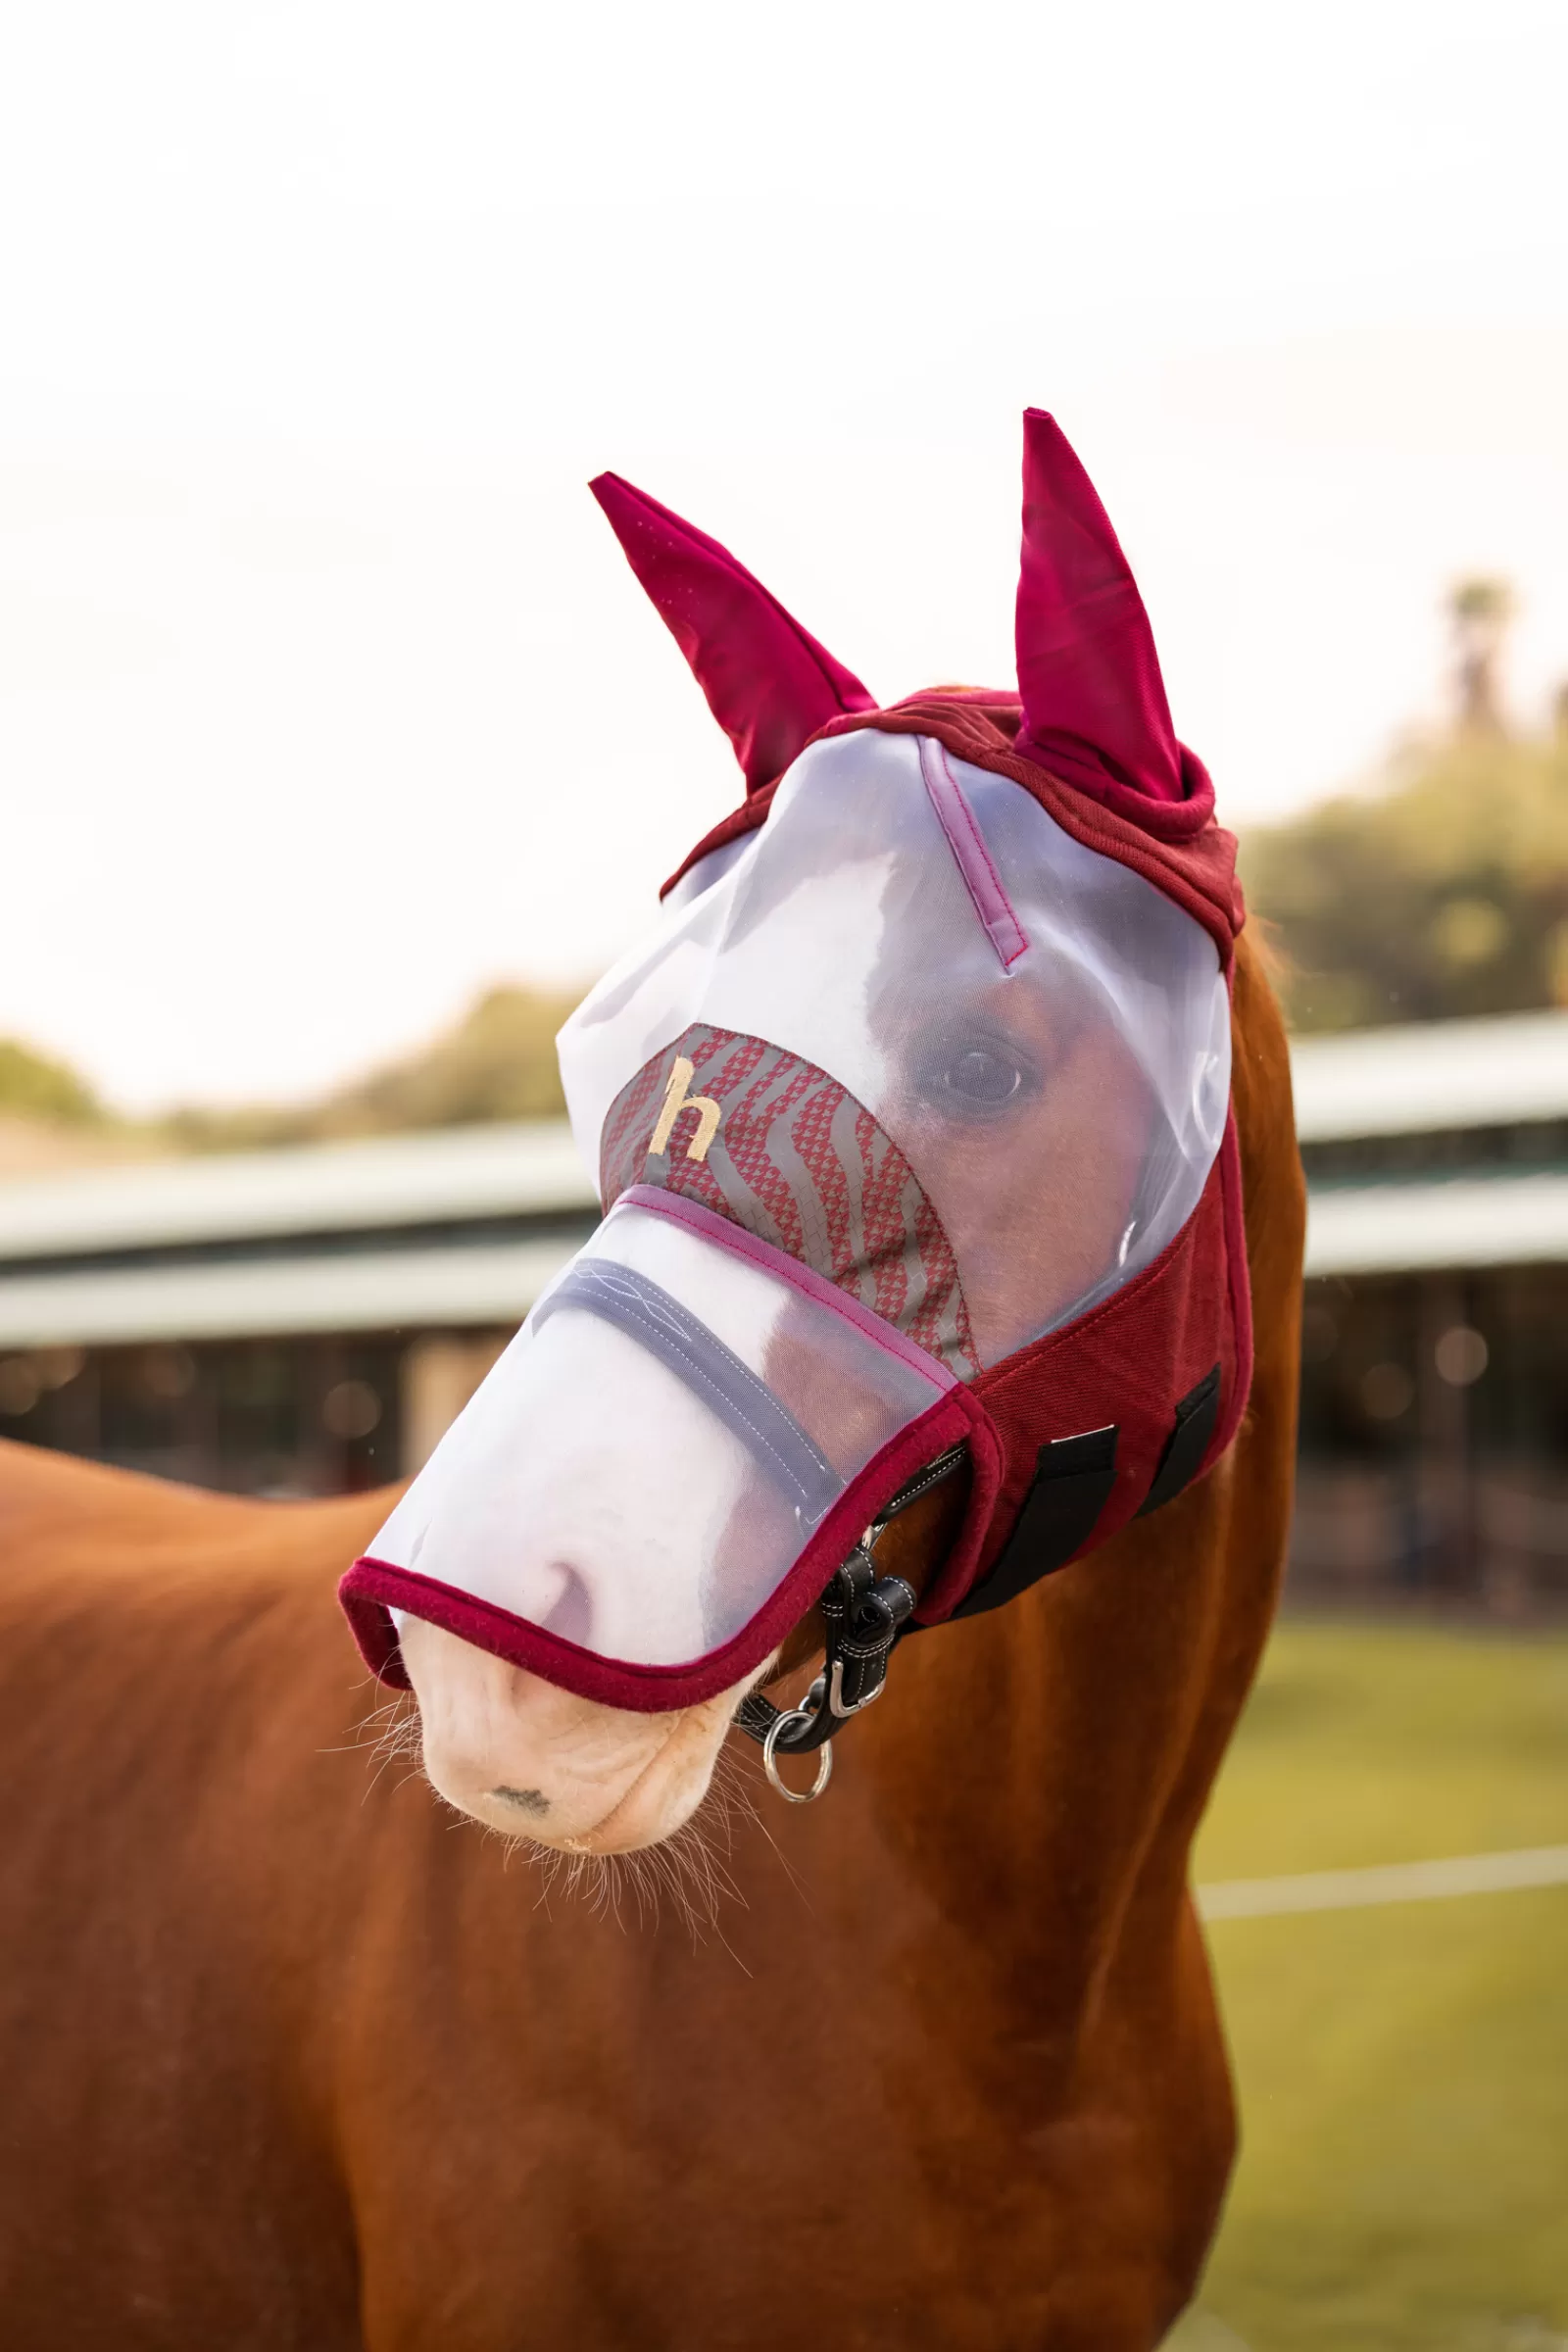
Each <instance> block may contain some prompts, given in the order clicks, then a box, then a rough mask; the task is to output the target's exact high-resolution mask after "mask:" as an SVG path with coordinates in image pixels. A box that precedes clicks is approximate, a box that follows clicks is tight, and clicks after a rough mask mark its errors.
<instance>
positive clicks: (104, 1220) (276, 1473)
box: [0, 1121, 598, 1495]
mask: <svg viewBox="0 0 1568 2352" xmlns="http://www.w3.org/2000/svg"><path fill="white" fill-rule="evenodd" d="M597 1214H598V1210H597V1203H596V1201H595V1199H594V1195H593V1192H592V1189H591V1187H590V1186H589V1184H588V1182H587V1180H586V1178H585V1177H584V1175H583V1172H582V1167H581V1163H580V1162H579V1160H578V1158H577V1154H576V1152H575V1151H574V1150H573V1148H572V1143H571V1137H570V1134H569V1131H568V1129H567V1128H566V1125H565V1123H564V1121H561V1122H555V1121H550V1122H546V1121H537V1122H531V1123H527V1124H519V1125H515V1126H494V1127H475V1128H467V1129H464V1130H461V1131H458V1132H449V1133H444V1134H438V1135H428V1136H424V1135H421V1136H409V1137H395V1138H391V1139H387V1140H378V1141H375V1142H369V1143H354V1144H331V1145H318V1146H313V1147H310V1148H306V1149H301V1150H295V1151H279V1152H255V1153H246V1154H243V1155H234V1156H232V1157H223V1158H196V1159H181V1160H172V1161H163V1162H153V1163H151V1164H143V1165H139V1166H135V1167H128V1168H120V1169H112V1170H102V1171H98V1172H95V1173H93V1174H91V1175H79V1176H68V1177H55V1178H51V1179H49V1180H47V1181H45V1180H32V1181H28V1182H25V1183H12V1184H6V1185H3V1186H0V1435H6V1436H12V1437H18V1438H26V1439H30V1440H32V1441H33V1442H35V1443H36V1444H39V1445H43V1446H60V1447H63V1448H64V1449H65V1450H67V1451H68V1452H72V1453H83V1454H92V1455H94V1456H96V1457H97V1458H99V1459H100V1460H103V1461H111V1462H119V1463H123V1464H125V1465H126V1466H128V1467H131V1468H134V1469H138V1470H150V1471H156V1472H157V1473H159V1474H160V1475H162V1476H165V1477H170V1478H182V1479H190V1480H194V1481H197V1482H199V1483H201V1484H203V1485H207V1486H215V1487H223V1488H228V1489H230V1490H233V1491H236V1492H246V1493H251V1494H262V1495H320V1494H332V1493H338V1492H342V1491H344V1490H348V1489H354V1488H363V1487H368V1486H375V1485H379V1484H381V1483H382V1482H383V1481H385V1480H387V1479H391V1478H396V1477H398V1476H399V1475H400V1474H401V1473H403V1472H404V1471H406V1470H408V1469H411V1468H413V1467H416V1466H417V1464H418V1463H419V1462H421V1461H422V1460H423V1459H424V1457H425V1455H426V1454H427V1453H428V1452H429V1450H430V1448H431V1446H433V1445H434V1444H435V1441H436V1439H437V1438H438V1437H439V1436H440V1434H441V1432H442V1430H443V1429H444V1428H445V1427H446V1425H447V1423H448V1422H449V1421H450V1420H451V1418H452V1416H453V1414H454V1413H455V1412H456V1411H457V1410H458V1408H459V1407H460V1406H461V1405H462V1404H463V1403H464V1401H465V1400H466V1397H468V1395H469V1394H470V1393H471V1391H472V1389H473V1388H474V1387H475V1386H476V1384H477V1382H478V1380H479V1379H480V1378H481V1377H482V1375H483V1373H484V1372H485V1370H486V1369H487V1368H488V1367H489V1365H490V1364H491V1363H492V1362H493V1361H494V1359H495V1356H496V1354H497V1353H498V1352H499V1350H500V1348H502V1347H503V1346H504V1345H505V1343H506V1341H507V1339H508V1338H510V1336H511V1334H512V1333H513V1331H515V1328H516V1326H517V1324H518V1323H519V1322H520V1320H521V1319H522V1317H523V1316H524V1315H525V1314H526V1313H527V1311H528V1308H529V1307H530V1306H531V1305H532V1303H533V1300H534V1299H536V1298H537V1296H538V1294H539V1292H540V1291H541V1290H542V1289H543V1288H544V1286H545V1284H546V1283H547V1282H548V1281H549V1280H550V1279H551V1277H552V1275H554V1273H555V1272H556V1270H557V1268H558V1267H560V1266H561V1265H562V1264H564V1261H565V1259H566V1258H567V1257H568V1256H569V1255H570V1254H571V1252H572V1251H573V1250H576V1249H577V1248H578V1247H579V1245H580V1244H581V1242H582V1241H583V1239H584V1238H585V1236H586V1235H587V1234H588V1233H589V1232H590V1231H591V1230H592V1228H593V1226H594V1223H595V1222H596V1220H597Z"/></svg>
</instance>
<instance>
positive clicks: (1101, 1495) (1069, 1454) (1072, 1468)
mask: <svg viewBox="0 0 1568 2352" xmlns="http://www.w3.org/2000/svg"><path fill="white" fill-rule="evenodd" d="M1115 1482H1116V1424H1115V1422H1114V1421H1113V1422H1111V1424H1110V1426H1109V1427H1108V1428H1106V1429H1089V1430H1085V1432H1084V1434H1083V1436H1082V1437H1078V1438H1057V1439H1056V1441H1055V1443H1054V1445H1051V1446H1041V1448H1040V1457H1039V1460H1038V1462H1037V1463H1036V1465H1035V1483H1034V1485H1033V1486H1032V1487H1031V1488H1030V1490H1029V1492H1028V1494H1027V1495H1025V1496H1024V1502H1023V1509H1022V1510H1021V1511H1020V1512H1019V1513H1018V1523H1017V1525H1016V1526H1015V1527H1014V1529H1013V1531H1012V1534H1011V1535H1010V1536H1009V1537H1008V1539H1007V1544H1006V1548H1005V1551H1004V1552H1003V1554H1002V1556H1001V1558H1000V1559H999V1560H998V1562H997V1564H996V1566H995V1567H994V1568H993V1569H992V1571H991V1574H990V1575H989V1576H988V1577H987V1578H986V1581H985V1583H984V1584H983V1585H981V1586H980V1587H979V1589H978V1590H977V1591H976V1592H973V1593H970V1594H969V1597H968V1599H967V1600H965V1601H963V1602H962V1603H961V1604H960V1606H959V1607H957V1608H956V1609H955V1610H954V1612H953V1613H954V1615H955V1617H978V1616H979V1615H980V1614H981V1613H982V1611H983V1610H986V1609H1000V1608H1001V1607H1002V1605H1003V1603H1004V1602H1005V1601H1008V1600H1016V1598H1017V1596H1018V1594H1019V1593H1027V1592H1028V1590H1029V1587H1030V1586H1031V1585H1037V1584H1038V1583H1039V1582H1040V1579H1041V1578H1042V1577H1043V1576H1050V1575H1051V1574H1052V1573H1053V1571H1054V1569H1057V1568H1064V1567H1065V1566H1066V1564H1067V1562H1068V1561H1069V1560H1070V1559H1071V1558H1072V1556H1073V1553H1074V1552H1075V1551H1081V1550H1082V1549H1083V1546H1084V1545H1085V1544H1087V1543H1088V1541H1089V1539H1090V1537H1091V1536H1092V1535H1093V1534H1094V1532H1095V1522H1096V1520H1097V1519H1098V1518H1099V1517H1100V1514H1101V1512H1102V1511H1103V1509H1104V1507H1105V1502H1106V1498H1107V1496H1108V1495H1109V1494H1110V1490H1111V1488H1112V1487H1113V1486H1114V1484H1115Z"/></svg>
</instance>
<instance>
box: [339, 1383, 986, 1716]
mask: <svg viewBox="0 0 1568 2352" xmlns="http://www.w3.org/2000/svg"><path fill="white" fill-rule="evenodd" d="M960 1439H967V1440H968V1442H969V1445H970V1448H971V1453H972V1456H973V1460H974V1477H973V1483H972V1487H971V1491H970V1496H969V1508H968V1512H967V1515H966V1519H965V1525H964V1529H963V1531H962V1534H961V1535H960V1537H959V1539H958V1543H957V1544H956V1545H955V1547H954V1555H953V1559H950V1561H949V1563H948V1569H947V1570H946V1571H945V1572H944V1573H945V1574H951V1571H952V1568H953V1564H954V1560H956V1559H960V1557H961V1559H962V1560H963V1561H964V1562H966V1563H967V1568H968V1572H969V1574H971V1575H972V1573H973V1565H974V1561H975V1560H976V1559H977V1558H978V1556H979V1548H980V1543H981V1540H982V1538H983V1536H984V1533H985V1528H986V1525H987V1523H988V1522H989V1519H990V1516H991V1512H992V1510H993V1508H994V1506H995V1501H996V1495H997V1490H998V1486H999V1484H1000V1478H1001V1449H1000V1447H999V1446H998V1444H997V1441H996V1438H995V1435H994V1433H993V1432H992V1431H991V1429H990V1425H989V1422H988V1421H987V1418H986V1415H985V1412H984V1409H983V1408H982V1407H981V1406H980V1405H979V1404H978V1403H977V1402H976V1401H975V1399H974V1397H972V1396H971V1395H970V1394H969V1392H968V1391H967V1390H966V1389H963V1388H955V1389H953V1390H951V1391H950V1392H949V1394H948V1395H947V1396H945V1397H939V1398H938V1399H937V1401H936V1403H935V1404H933V1405H932V1406H931V1407H930V1409H929V1410H928V1411H926V1412H924V1413H922V1414H921V1415H920V1417H919V1419H918V1420H916V1421H911V1422H910V1423H908V1425H907V1427H906V1428H905V1429H903V1430H901V1431H900V1432H899V1435H898V1436H897V1437H896V1438H894V1439H893V1440H892V1441H891V1442H890V1443H889V1444H888V1445H887V1446H884V1447H883V1449H882V1451H881V1452H880V1453H879V1454H877V1455H876V1456H875V1457H874V1458H873V1459H872V1460H871V1461H870V1462H868V1463H867V1465H866V1467H865V1468H864V1469H863V1470H862V1471H861V1472H860V1474H859V1476H858V1478H856V1479H855V1480H854V1481H853V1482H852V1484H851V1485H850V1486H849V1487H848V1488H846V1490H845V1492H844V1494H843V1495H841V1496H840V1497H839V1500H838V1501H837V1502H836V1503H835V1504H834V1506H833V1508H832V1510H831V1511H829V1513H828V1514H827V1517H826V1518H825V1519H824V1520H823V1521H822V1523H821V1525H820V1526H819V1527H818V1528H817V1529H816V1531H815V1533H814V1534H813V1536H812V1537H811V1540H810V1542H809V1544H808V1545H807V1547H806V1549H805V1550H804V1551H803V1552H802V1554H801V1556H800V1558H799V1559H798V1560H797V1561H796V1563H795V1565H794V1567H793V1568H792V1569H791V1570H790V1572H789V1574H788V1575H787V1576H786V1577H785V1578H784V1580H783V1582H782V1583H781V1584H780V1585H778V1586H777V1587H776V1589H775V1590H774V1592H773V1593H771V1594H770V1595H769V1597H768V1599H767V1600H766V1602H765V1603H764V1604H763V1606H762V1607H761V1608H760V1610H759V1611H758V1613H757V1615H756V1616H755V1617H754V1618H752V1620H751V1621H750V1623H749V1624H747V1625H745V1626H743V1627H742V1628H741V1631H740V1632H739V1633H738V1634H736V1635H735V1636H734V1637H733V1639H732V1640H730V1641H729V1642H725V1644H724V1646H723V1647H722V1648H721V1649H716V1650H712V1651H710V1653H709V1654H708V1655H707V1656H706V1657H703V1658H696V1659H693V1660H691V1661H689V1662H688V1663H686V1664H684V1665H679V1666H646V1665H639V1664H637V1663H636V1662H635V1661H633V1660H630V1659H624V1658H601V1657H597V1656H595V1654H594V1653H593V1652H592V1651H591V1650H586V1649H583V1648H580V1647H579V1646H578V1644H577V1643H576V1642H565V1641H563V1640H562V1638H561V1636H560V1635H559V1634H551V1633H547V1632H546V1631H545V1629H544V1628H543V1627H542V1626H536V1625H530V1624H528V1623H527V1621H526V1620H525V1619H523V1618H521V1617H515V1616H514V1615H513V1614H512V1612H511V1611H510V1610H508V1609H502V1608H498V1607H497V1606H496V1605H495V1603H494V1602H492V1601H487V1600H479V1599H477V1598H476V1597H475V1596H474V1595H473V1594H472V1593H464V1592H461V1591H459V1590H458V1588H457V1587H455V1586H452V1585H447V1584H442V1583H440V1582H438V1581H437V1579H435V1578H434V1577H428V1576H421V1575H420V1574H419V1573H418V1572H417V1570H416V1569H412V1568H397V1567H393V1566H392V1565H391V1564H390V1563H388V1562H387V1561H384V1560H376V1559H372V1558H369V1557H366V1558H363V1559H359V1560H356V1561H355V1563H354V1565H353V1567H352V1568H351V1569H350V1570H349V1572H348V1574H347V1575H346V1576H345V1577H344V1578H343V1580H342V1582H341V1584H340V1585H339V1586H338V1598H339V1600H340V1601H341V1603H342V1606H343V1612H344V1614H345V1616H346V1617H347V1618H348V1621H349V1626H350V1629H351V1631H352V1632H353V1635H354V1639H355V1641H356V1642H357V1643H358V1645H359V1650H360V1655H361V1656H362V1657H363V1658H364V1660H365V1663H366V1665H367V1666H368V1668H369V1670H370V1672H371V1673H372V1674H373V1675H374V1676H375V1677H376V1679H377V1681H379V1682H382V1683H386V1684H388V1685H389V1686H390V1687H391V1688H392V1689H394V1690H407V1689H408V1688H409V1679H408V1674H407V1672H406V1670H405V1668H404V1665H403V1660H402V1656H401V1653H400V1652H399V1649H398V1639H397V1629H396V1627H395V1626H394V1625H393V1623H392V1619H391V1615H390V1611H391V1610H392V1609H394V1608H399V1609H404V1610H406V1611H407V1612H408V1614H409V1615H410V1616H413V1617H419V1618H422V1619H424V1620H425V1621H426V1622H427V1623H429V1624H431V1625H439V1626H440V1627H442V1628H443V1630H444V1631H445V1632H447V1633H449V1634H456V1635H457V1636H458V1637H459V1639H460V1640H462V1641H465V1642H470V1643H471V1644H472V1645H473V1647H474V1648H476V1649H482V1650H487V1651H488V1652H489V1653H490V1654H491V1655H492V1656H494V1657H498V1658H505V1659H506V1660H507V1661H508V1662H509V1663H510V1664H511V1665H514V1666H520V1667H523V1668H525V1669H526V1670H527V1671H528V1672H529V1673H530V1674H537V1675H539V1676H540V1677H541V1678H542V1679H543V1680H544V1681H546V1682H550V1683H555V1684H556V1685H557V1686H558V1687H559V1688H560V1689H562V1690H564V1691H575V1692H576V1693H577V1695H578V1696H579V1697H580V1698H588V1699H594V1700H597V1701H598V1703H599V1704H600V1705H601V1706H609V1707H622V1708H626V1709H628V1710H630V1711H631V1712H633V1713H636V1714H643V1715H653V1714H664V1713H668V1712H670V1711H671V1710H673V1709H674V1708H677V1707H690V1706H696V1705H697V1704H699V1702H700V1701H702V1700H703V1699H707V1698H713V1697H716V1696H717V1694H718V1692H719V1691H726V1690H729V1689H731V1688H732V1687H733V1686H734V1685H735V1684H737V1683H741V1682H744V1681H745V1680H746V1678H747V1676H748V1675H751V1674H753V1673H755V1672H756V1670H757V1669H758V1668H759V1667H760V1665H761V1664H762V1663H763V1661H764V1660H765V1659H766V1658H767V1656H768V1654H769V1652H770V1651H772V1650H774V1649H776V1648H777V1647H778V1645H779V1643H780V1642H782V1641H783V1640H784V1638H785V1636H786V1635H787V1634H790V1633H792V1632H793V1631H794V1629H795V1627H796V1626H797V1625H798V1624H799V1623H800V1621H801V1619H802V1618H803V1617H804V1616H805V1615H806V1613H807V1611H808V1610H809V1608H810V1606H811V1604H812V1603H813V1601H815V1599H816V1598H817V1596H818V1594H819V1593H821V1592H822V1591H823V1589H824V1587H825V1586H826V1584H827V1582H828V1579H829V1577H831V1575H832V1574H833V1571H834V1570H835V1569H836V1568H837V1567H838V1565H839V1563H840V1562H841V1561H842V1560H844V1559H847V1558H848V1556H849V1554H850V1552H851V1551H852V1550H853V1549H854V1547H855V1545H856V1543H857V1542H858V1539H859V1537H860V1535H861V1533H862V1531H863V1530H864V1528H865V1527H866V1525H867V1523H868V1522H869V1521H870V1520H871V1519H873V1518H874V1517H875V1516H876V1513H877V1512H878V1510H880V1509H881V1507H882V1505H883V1504H884V1503H885V1502H886V1501H887V1500H888V1499H889V1497H890V1496H891V1495H895V1494H897V1492H898V1490H899V1488H900V1487H901V1486H903V1485H904V1483H905V1481H906V1480H907V1479H909V1478H912V1477H913V1476H914V1474H915V1472H916V1471H917V1470H920V1469H923V1468H924V1467H925V1465H926V1463H927V1462H930V1461H932V1460H934V1459H935V1458H936V1456H937V1455H938V1454H939V1453H941V1452H942V1451H943V1450H944V1449H945V1448H946V1447H947V1446H952V1445H956V1443H957V1442H958V1441H959V1440H960Z"/></svg>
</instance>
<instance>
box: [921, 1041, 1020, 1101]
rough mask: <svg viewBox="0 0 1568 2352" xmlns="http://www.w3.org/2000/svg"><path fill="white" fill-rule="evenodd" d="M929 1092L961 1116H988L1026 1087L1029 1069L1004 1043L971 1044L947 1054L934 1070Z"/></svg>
mask: <svg viewBox="0 0 1568 2352" xmlns="http://www.w3.org/2000/svg"><path fill="white" fill-rule="evenodd" d="M932 1075H933V1077H934V1078H935V1081H936V1083H935V1085H934V1086H932V1087H930V1089H929V1092H930V1094H931V1095H932V1096H933V1097H934V1098H935V1100H936V1102H937V1103H939V1104H940V1105H942V1106H943V1107H945V1108H947V1109H948V1110H951V1111H955V1112H956V1113H958V1114H959V1116H964V1115H967V1116H969V1117H971V1118H972V1117H974V1116H976V1115H977V1114H978V1115H980V1116H982V1117H983V1116H985V1115H986V1114H988V1113H992V1112H995V1111H999V1110H1005V1108H1006V1106H1007V1104H1008V1103H1011V1102H1012V1101H1013V1100H1014V1099H1015V1097H1016V1096H1017V1095H1018V1094H1019V1093H1020V1092H1021V1091H1022V1089H1023V1086H1024V1082H1025V1073H1024V1071H1023V1069H1022V1067H1021V1066H1020V1064H1019V1062H1018V1060H1017V1058H1016V1056H1015V1055H1014V1054H1010V1053H1008V1052H1007V1051H1006V1049H1005V1047H999V1046H996V1045H989V1044H987V1045H980V1044H970V1045H965V1046H961V1047H960V1048H959V1049H958V1051H957V1052H956V1053H955V1054H950V1055H946V1056H944V1057H943V1059H942V1060H941V1061H940V1062H939V1063H938V1065H937V1067H936V1069H935V1070H934V1071H933V1073H932Z"/></svg>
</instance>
